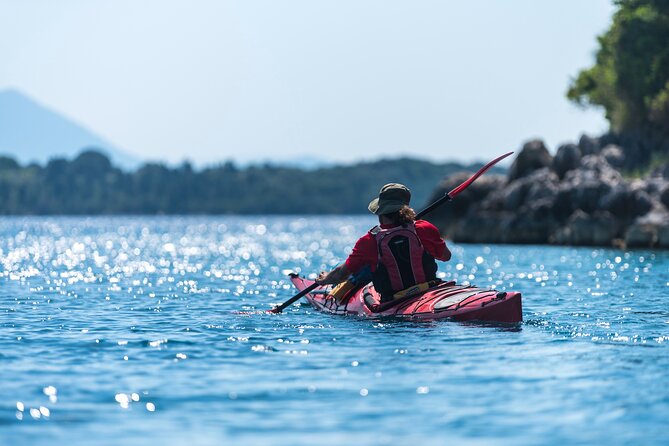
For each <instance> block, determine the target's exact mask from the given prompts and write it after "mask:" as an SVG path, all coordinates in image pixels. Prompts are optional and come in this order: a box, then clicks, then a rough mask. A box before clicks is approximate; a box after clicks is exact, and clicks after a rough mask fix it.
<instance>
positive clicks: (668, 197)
mask: <svg viewBox="0 0 669 446" xmlns="http://www.w3.org/2000/svg"><path fill="white" fill-rule="evenodd" d="M660 201H661V202H662V204H663V205H664V206H665V207H666V208H667V209H669V186H667V187H666V188H665V189H664V190H663V191H662V193H660Z"/></svg>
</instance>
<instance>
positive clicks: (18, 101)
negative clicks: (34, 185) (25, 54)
mask: <svg viewBox="0 0 669 446" xmlns="http://www.w3.org/2000/svg"><path fill="white" fill-rule="evenodd" d="M82 148H95V150H98V151H101V152H104V153H106V154H107V155H108V156H109V157H111V159H113V160H114V162H115V163H117V164H119V165H122V166H124V167H133V166H136V165H137V164H138V163H139V161H138V159H137V158H136V157H134V156H132V155H129V154H128V153H125V152H123V151H122V150H120V149H118V148H116V147H114V145H113V144H111V143H110V142H109V141H106V140H105V139H104V138H102V137H100V136H98V135H96V134H95V133H94V132H92V131H91V130H89V129H87V128H86V127H85V126H83V125H81V124H79V123H77V122H75V121H74V120H72V119H70V118H68V117H66V116H64V115H63V114H61V113H60V112H58V111H55V110H53V109H51V108H49V107H46V106H44V105H42V104H40V103H39V102H38V101H36V100H34V99H32V98H30V97H29V96H28V95H26V94H24V93H22V92H20V91H18V90H15V89H7V90H1V91H0V154H4V155H9V156H11V157H13V158H16V159H18V160H19V161H20V162H22V163H27V162H38V163H45V162H47V161H48V160H50V159H51V158H55V157H66V158H71V157H74V156H76V154H78V153H79V152H80V151H81V150H82Z"/></svg>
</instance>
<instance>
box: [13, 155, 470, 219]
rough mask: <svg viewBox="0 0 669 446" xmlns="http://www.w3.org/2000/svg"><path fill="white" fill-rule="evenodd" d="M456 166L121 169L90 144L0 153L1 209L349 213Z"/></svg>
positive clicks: (429, 182)
mask: <svg viewBox="0 0 669 446" xmlns="http://www.w3.org/2000/svg"><path fill="white" fill-rule="evenodd" d="M478 167H480V166H479V165H472V166H468V167H467V168H464V170H470V171H471V170H475V169H478ZM458 170H463V166H461V165H459V164H453V163H449V164H434V163H430V162H428V161H421V160H415V159H408V158H402V159H393V160H381V161H376V162H368V163H360V164H355V165H350V166H335V167H328V168H321V169H317V170H311V171H305V170H300V169H296V168H290V167H281V166H271V165H261V166H249V167H246V168H243V169H241V168H238V167H237V166H235V165H234V164H232V163H230V162H228V163H225V164H221V165H219V166H214V167H209V168H205V169H203V170H200V171H195V170H194V169H193V168H192V166H191V165H190V164H188V163H184V164H182V165H181V166H178V167H176V168H170V167H168V166H165V165H163V164H156V163H149V164H145V165H144V166H142V167H140V168H139V169H137V170H136V171H134V172H124V171H122V170H120V169H118V168H117V167H115V166H113V165H112V164H111V163H110V161H109V159H108V158H107V157H106V156H105V155H103V154H101V153H99V152H97V151H94V150H87V151H85V152H83V153H81V154H80V155H79V156H78V157H76V158H75V159H73V160H71V161H68V160H66V159H62V158H57V159H52V160H51V161H49V162H48V163H47V164H46V165H45V166H39V165H37V164H31V165H29V166H25V167H22V166H20V165H19V164H18V163H17V162H16V161H15V160H13V159H12V158H8V157H0V214H4V215H8V214H19V215H29V214H194V213H195V214H355V213H361V212H366V209H367V204H368V202H369V200H370V199H371V198H373V197H374V196H376V194H377V193H378V191H379V188H380V187H381V186H382V185H383V184H385V183H388V182H401V183H405V184H407V185H408V186H409V187H410V188H411V189H412V191H413V196H414V199H413V200H412V204H414V205H415V206H416V207H418V208H420V207H422V206H423V205H424V204H425V200H427V199H428V197H429V195H430V193H431V192H432V190H433V188H434V186H435V185H436V184H437V183H439V181H440V180H441V179H442V178H443V177H445V176H447V175H449V174H451V173H454V172H455V171H458Z"/></svg>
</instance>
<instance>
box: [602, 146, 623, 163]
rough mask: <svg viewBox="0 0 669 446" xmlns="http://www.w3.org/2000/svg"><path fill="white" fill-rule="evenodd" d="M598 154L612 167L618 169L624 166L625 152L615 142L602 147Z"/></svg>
mask: <svg viewBox="0 0 669 446" xmlns="http://www.w3.org/2000/svg"><path fill="white" fill-rule="evenodd" d="M600 155H601V156H603V157H604V159H605V160H606V161H607V162H608V163H609V164H610V165H611V166H613V167H616V168H618V169H620V168H622V167H624V166H625V153H624V152H623V150H622V149H621V148H620V147H619V146H617V145H615V144H609V145H608V146H606V147H604V148H603V149H602V151H601V153H600Z"/></svg>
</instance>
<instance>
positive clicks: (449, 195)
mask: <svg viewBox="0 0 669 446" xmlns="http://www.w3.org/2000/svg"><path fill="white" fill-rule="evenodd" d="M512 153H513V152H508V153H505V154H504V155H502V156H499V157H497V158H495V159H494V160H492V161H490V162H489V163H488V164H486V165H485V166H483V167H481V168H480V169H479V170H478V172H476V173H475V174H474V175H472V176H471V177H469V179H468V180H467V181H465V182H464V183H462V184H460V185H459V186H457V187H456V188H455V189H453V190H452V191H450V192H449V193H447V194H445V195H444V196H443V197H441V198H440V199H438V200H437V201H435V202H434V203H432V204H431V205H429V206H428V207H426V208H425V209H423V210H422V211H420V212H419V213H418V214H416V219H419V218H421V217H423V216H424V215H425V214H428V213H430V212H432V211H434V210H435V209H437V208H438V207H439V206H441V205H442V204H444V203H445V202H447V201H450V200H452V199H454V198H455V197H456V196H457V195H458V194H459V193H460V192H462V191H463V190H465V189H467V188H468V187H469V185H470V184H472V183H473V182H474V181H476V179H477V178H478V177H480V176H481V175H483V174H484V173H486V171H488V169H490V168H491V167H492V166H494V165H495V164H497V163H498V162H500V161H502V160H503V159H504V158H506V157H507V156H510V155H511V154H512ZM318 286H319V285H318V284H317V283H316V282H314V283H312V284H311V285H309V286H308V287H306V288H305V289H303V290H302V291H300V292H299V293H297V294H296V295H294V296H293V297H291V298H290V299H288V300H287V301H285V302H284V303H282V304H281V305H278V306H276V307H274V308H272V309H271V310H267V312H268V313H281V312H282V311H283V310H284V308H286V307H287V306H289V305H291V304H292V303H294V302H296V301H298V300H300V299H301V298H302V297H303V296H305V295H307V294H309V293H310V292H312V291H313V290H315V289H316V288H318Z"/></svg>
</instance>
